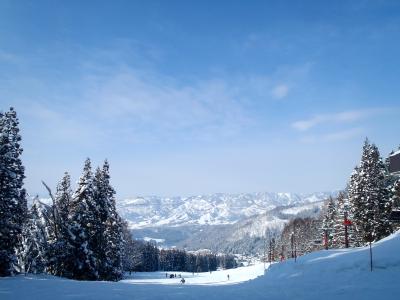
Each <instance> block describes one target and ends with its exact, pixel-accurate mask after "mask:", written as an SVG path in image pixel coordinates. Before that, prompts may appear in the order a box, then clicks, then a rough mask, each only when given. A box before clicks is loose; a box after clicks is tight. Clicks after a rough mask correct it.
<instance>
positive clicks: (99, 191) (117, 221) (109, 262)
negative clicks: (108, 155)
mask: <svg viewBox="0 0 400 300" xmlns="http://www.w3.org/2000/svg"><path fill="white" fill-rule="evenodd" d="M109 169H110V166H109V164H108V162H107V160H106V161H105V162H104V165H103V168H102V169H97V170H96V174H95V177H94V198H95V201H96V204H97V208H98V209H97V213H98V216H97V217H98V222H97V230H98V231H97V233H96V236H97V238H96V243H97V247H96V245H94V247H95V248H94V249H95V254H96V256H97V258H98V262H99V275H100V278H102V279H106V280H119V279H121V278H122V250H123V247H124V245H123V242H124V240H123V225H122V220H121V218H120V216H119V215H118V213H117V210H116V206H115V196H114V195H115V191H114V189H113V188H112V186H111V184H110V171H109Z"/></svg>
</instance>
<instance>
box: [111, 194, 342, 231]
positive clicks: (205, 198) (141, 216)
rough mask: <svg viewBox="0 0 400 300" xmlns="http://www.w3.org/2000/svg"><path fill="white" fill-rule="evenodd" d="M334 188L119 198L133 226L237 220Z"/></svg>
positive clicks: (302, 201)
mask: <svg viewBox="0 0 400 300" xmlns="http://www.w3.org/2000/svg"><path fill="white" fill-rule="evenodd" d="M334 194H335V193H332V192H321V193H309V194H296V193H246V194H222V193H218V194H211V195H202V196H192V197H157V196H148V197H135V198H129V199H121V200H118V201H117V207H118V211H119V213H120V214H121V216H122V217H123V218H125V219H126V220H128V222H129V225H130V228H131V229H140V228H142V229H143V228H148V227H158V226H184V225H224V224H234V223H236V222H238V221H241V220H244V219H246V218H248V217H251V216H255V215H260V214H263V213H265V212H267V211H270V210H272V209H274V208H276V207H281V206H292V207H293V206H294V207H295V206H299V205H304V204H310V203H315V202H319V201H322V200H326V199H327V198H328V197H329V196H331V195H334Z"/></svg>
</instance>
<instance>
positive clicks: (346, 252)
mask: <svg viewBox="0 0 400 300" xmlns="http://www.w3.org/2000/svg"><path fill="white" fill-rule="evenodd" d="M399 253H400V232H397V233H395V234H393V235H391V236H390V237H388V238H386V239H383V240H382V241H380V242H377V243H375V244H374V245H373V257H374V271H373V272H370V270H369V248H368V247H363V248H357V249H340V250H327V251H319V252H314V253H311V254H309V255H305V256H303V257H300V258H298V260H297V262H294V261H293V260H288V261H285V262H282V263H276V264H273V265H271V266H270V267H269V268H268V269H267V271H266V273H265V275H264V276H260V275H262V274H263V265H262V264H256V265H253V266H249V267H243V268H238V269H235V270H223V271H216V272H212V273H211V274H210V273H200V274H195V275H194V276H193V274H188V273H180V274H181V275H182V276H183V277H185V279H186V283H185V284H180V282H179V280H180V278H179V272H174V273H176V274H177V275H178V278H176V279H175V278H173V279H169V278H165V272H154V273H140V274H139V273H137V274H133V276H130V277H128V278H127V279H125V280H122V281H120V282H80V281H74V280H68V279H61V278H56V277H52V276H43V275H27V276H23V275H21V276H16V277H8V278H1V279H0V299H2V300H3V299H4V300H8V299H15V300H17V299H40V300H48V299H57V300H64V299H96V300H97V299H99V300H102V299H138V300H139V299H140V300H141V299H150V300H151V299H168V300H169V299H171V300H189V299H191V300H217V299H218V300H220V299H229V300H235V299H238V300H242V299H255V300H257V299H269V300H275V299H284V300H285V299H307V300H312V299H318V300H319V299H324V300H331V299H332V300H333V299H334V300H337V299H350V300H355V299H385V300H386V299H399V293H400V291H399V282H400V255H399ZM228 274H229V275H230V278H229V280H228V278H227V275H228Z"/></svg>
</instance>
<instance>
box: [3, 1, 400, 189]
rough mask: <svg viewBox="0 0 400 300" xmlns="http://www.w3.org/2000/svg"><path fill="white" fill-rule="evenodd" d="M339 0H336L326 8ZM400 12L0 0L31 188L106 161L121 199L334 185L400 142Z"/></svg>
mask: <svg viewBox="0 0 400 300" xmlns="http://www.w3.org/2000/svg"><path fill="white" fill-rule="evenodd" d="M333 2H334V3H333ZM399 53H400V3H399V2H398V1H330V2H327V1H8V0H1V1H0V109H2V110H5V109H7V108H8V107H9V106H14V107H15V108H16V110H17V112H18V113H19V118H20V123H21V131H22V135H23V147H24V154H23V161H24V164H25V166H26V176H27V178H26V181H25V182H26V187H27V189H28V192H29V193H31V194H36V193H39V194H44V193H45V192H44V189H43V188H42V187H41V184H40V181H41V180H45V181H46V182H48V183H49V184H50V185H51V186H53V187H54V186H55V185H56V182H57V181H58V179H59V178H60V177H61V176H62V174H63V172H64V171H69V172H70V173H71V174H72V176H73V179H74V181H76V180H77V178H78V176H79V174H80V171H81V168H82V165H83V161H84V159H85V158H86V157H91V158H92V160H93V163H94V165H97V164H101V163H102V160H103V159H104V158H108V160H109V161H110V164H111V171H112V180H113V184H114V186H115V188H116V189H117V192H118V194H117V195H118V197H127V196H131V195H149V194H156V195H167V196H173V195H193V194H204V193H213V192H228V193H237V192H262V191H291V192H313V191H328V190H336V189H340V188H343V187H344V186H345V184H346V181H347V179H348V176H349V174H350V172H351V170H352V168H353V167H354V166H355V164H356V163H357V162H358V160H359V157H360V152H361V146H362V142H363V139H364V138H365V137H366V136H368V137H369V138H370V140H372V141H373V142H375V143H376V144H377V145H378V147H379V148H380V150H381V153H382V155H383V156H386V155H387V154H388V152H389V151H390V150H392V149H394V148H397V146H398V145H399V143H400V141H399V131H400V122H399V115H400V114H399V113H400V101H399V95H400V84H399V78H400V55H399Z"/></svg>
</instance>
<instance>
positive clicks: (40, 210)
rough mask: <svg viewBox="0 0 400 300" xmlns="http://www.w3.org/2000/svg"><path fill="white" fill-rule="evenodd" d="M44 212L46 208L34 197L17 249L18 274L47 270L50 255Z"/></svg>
mask: <svg viewBox="0 0 400 300" xmlns="http://www.w3.org/2000/svg"><path fill="white" fill-rule="evenodd" d="M45 211H46V207H45V206H44V205H43V204H42V203H41V202H40V201H39V199H38V198H37V197H36V198H35V200H34V202H33V204H32V207H31V208H30V210H29V212H28V218H27V221H26V222H25V223H24V226H23V230H22V235H21V240H20V245H19V247H18V249H17V257H18V266H19V271H20V272H23V273H42V272H44V271H46V269H47V266H48V259H49V257H50V253H49V244H48V242H47V241H48V232H47V228H46V227H47V221H46V218H47V217H46V213H45Z"/></svg>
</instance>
